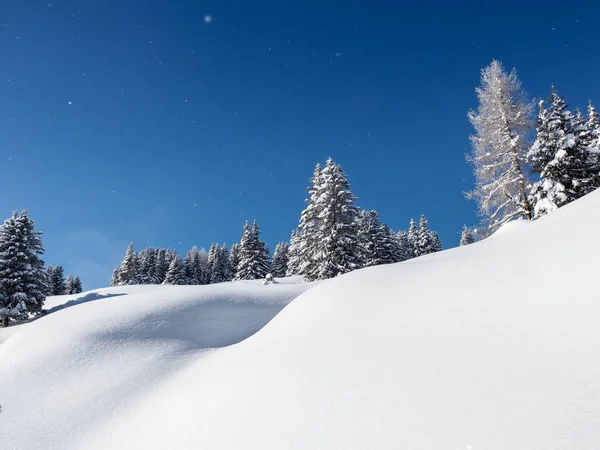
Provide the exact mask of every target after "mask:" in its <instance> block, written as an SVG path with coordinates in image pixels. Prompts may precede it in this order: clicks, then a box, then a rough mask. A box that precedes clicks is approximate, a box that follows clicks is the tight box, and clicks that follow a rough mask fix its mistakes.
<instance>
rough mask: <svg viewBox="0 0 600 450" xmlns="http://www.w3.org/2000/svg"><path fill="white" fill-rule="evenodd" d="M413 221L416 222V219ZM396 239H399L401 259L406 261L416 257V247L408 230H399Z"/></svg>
mask: <svg viewBox="0 0 600 450" xmlns="http://www.w3.org/2000/svg"><path fill="white" fill-rule="evenodd" d="M412 222H414V220H413V221H412ZM415 228H416V225H415ZM396 240H397V241H398V246H399V249H400V261H406V260H408V259H411V258H414V257H415V248H414V245H413V244H412V242H411V240H410V239H409V237H408V232H406V231H398V233H396Z"/></svg>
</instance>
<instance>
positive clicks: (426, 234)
mask: <svg viewBox="0 0 600 450" xmlns="http://www.w3.org/2000/svg"><path fill="white" fill-rule="evenodd" d="M434 251H435V244H434V242H433V239H432V236H431V231H430V230H429V224H428V222H427V219H426V218H425V216H424V215H422V216H421V220H420V221H419V231H418V232H417V240H416V242H415V255H416V256H422V255H428V254H429V253H433V252H434Z"/></svg>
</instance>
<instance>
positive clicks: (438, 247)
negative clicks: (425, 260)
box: [429, 231, 443, 253]
mask: <svg viewBox="0 0 600 450" xmlns="http://www.w3.org/2000/svg"><path fill="white" fill-rule="evenodd" d="M429 235H430V236H431V250H432V251H431V253H435V252H441V251H442V250H443V247H442V240H441V239H440V235H439V234H438V232H437V231H430V232H429Z"/></svg>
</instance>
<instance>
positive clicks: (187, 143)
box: [0, 0, 600, 288]
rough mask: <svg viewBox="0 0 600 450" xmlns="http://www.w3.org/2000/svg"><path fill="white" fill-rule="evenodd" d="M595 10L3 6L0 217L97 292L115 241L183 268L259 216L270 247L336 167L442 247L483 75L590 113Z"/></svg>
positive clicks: (459, 204)
mask: <svg viewBox="0 0 600 450" xmlns="http://www.w3.org/2000/svg"><path fill="white" fill-rule="evenodd" d="M408 3H410V4H411V6H408ZM417 3H419V4H418V5H417ZM599 4H600V2H596V1H587V2H586V1H583V2H577V4H576V5H575V4H574V5H573V6H568V5H567V4H566V3H565V2H553V1H544V2H527V1H525V2H524V1H519V2H514V3H513V2H507V1H504V2H487V3H484V2H480V1H469V2H454V5H451V4H450V3H449V2H445V1H438V2H433V3H431V2H398V1H391V0H390V1H366V0H363V1H351V0H345V1H332V2H328V1H302V2H296V1H252V2H251V1H247V0H236V1H233V0H232V1H225V0H219V1H206V2H203V1H200V2H198V1H195V2H185V1H176V0H163V1H150V0H138V1H126V0H96V1H83V0H70V1H66V0H47V1H32V0H21V1H18V2H11V5H10V6H8V5H4V7H3V8H2V14H1V15H0V55H1V56H2V64H0V174H1V179H2V194H1V196H0V213H1V214H2V215H3V216H4V217H8V216H9V215H10V214H11V211H12V210H14V209H22V208H27V209H29V211H30V215H31V217H32V218H33V219H34V220H35V221H36V227H37V228H38V229H39V230H41V231H43V232H44V233H45V234H44V242H45V245H46V249H47V251H46V257H45V259H46V262H47V263H48V264H63V265H64V266H65V270H66V272H67V273H69V272H74V273H78V274H80V275H81V276H82V278H83V282H84V287H85V288H93V287H99V286H103V285H106V284H107V283H108V281H109V279H110V275H111V272H112V269H113V267H114V266H115V265H116V264H118V263H119V262H120V260H121V259H122V256H123V255H124V252H125V248H126V246H127V244H128V242H129V241H133V242H134V243H135V245H136V247H137V248H138V249H140V248H143V247H145V246H148V245H153V246H159V247H172V248H176V249H178V250H179V251H180V252H181V253H185V252H186V251H187V250H188V249H189V248H190V247H191V246H192V245H194V244H196V245H198V246H200V247H202V246H204V247H206V248H208V246H209V245H210V243H211V242H226V243H228V244H231V243H232V242H236V241H238V240H239V237H240V235H241V233H242V227H243V225H244V222H245V220H246V219H250V220H251V219H254V218H257V219H258V220H259V223H260V225H261V226H262V229H263V237H264V238H265V240H266V241H267V242H268V243H269V245H270V246H271V248H273V247H274V245H275V244H276V243H277V241H279V240H287V239H288V238H289V234H290V231H291V230H292V229H293V228H294V227H295V226H296V224H297V222H298V218H299V215H300V212H301V210H302V209H303V207H304V203H303V201H304V198H305V196H306V191H305V188H306V187H307V185H308V180H309V178H310V176H311V175H312V172H313V169H314V166H315V164H316V163H317V162H321V163H323V162H324V161H325V160H326V158H327V157H329V156H331V157H333V158H334V160H335V161H336V162H338V163H340V164H341V165H342V166H343V167H344V169H345V170H346V172H347V173H348V175H349V178H350V182H351V183H352V184H353V186H354V191H355V193H356V195H357V196H358V197H359V198H360V200H359V205H360V206H361V207H363V208H368V209H377V210H378V211H379V212H380V214H381V216H382V218H383V220H384V221H386V222H387V223H389V224H390V226H392V227H393V228H394V229H396V230H398V229H401V228H407V226H408V221H409V219H410V218H411V217H415V218H418V216H419V215H420V214H421V213H424V214H425V215H426V216H427V217H428V218H429V220H430V225H431V227H432V228H433V229H436V230H438V231H439V232H440V235H441V237H442V240H443V243H444V245H445V246H446V247H450V246H455V245H457V243H458V240H459V232H460V228H461V226H462V225H463V224H474V223H476V222H477V218H476V216H475V214H474V209H475V206H474V204H473V203H472V202H469V201H467V200H465V199H464V198H463V195H462V192H463V191H465V190H468V189H470V188H471V187H472V184H473V177H472V173H471V169H470V168H469V166H468V165H467V164H466V163H465V161H464V153H465V152H468V151H469V150H470V146H469V140H468V136H469V133H471V131H472V130H471V127H470V124H469V123H468V120H467V118H466V114H467V111H468V110H469V109H470V108H476V107H477V99H476V96H475V93H474V89H475V88H476V87H477V85H478V84H479V71H480V69H481V68H482V67H483V66H485V65H487V64H489V63H490V61H491V60H492V59H493V58H496V59H499V60H501V61H502V62H503V63H504V64H505V66H506V67H507V68H512V67H516V68H517V70H518V72H519V75H520V78H521V80H522V81H523V84H524V86H525V88H526V90H527V91H528V92H529V94H530V95H531V96H532V97H540V96H543V97H546V96H547V95H548V93H549V90H550V85H551V83H555V84H556V86H557V88H558V90H559V92H560V93H561V94H563V95H566V96H567V97H568V98H567V100H568V102H569V103H570V104H571V105H573V106H580V107H582V108H585V106H586V105H587V102H588V99H591V100H592V101H593V102H595V103H596V104H597V105H598V106H600V88H599V84H600V57H599V55H600V46H599V41H600V31H599V30H600V29H599V28H598V19H599V17H600V5H599ZM207 16H208V17H210V18H211V19H212V20H205V19H206V17H207Z"/></svg>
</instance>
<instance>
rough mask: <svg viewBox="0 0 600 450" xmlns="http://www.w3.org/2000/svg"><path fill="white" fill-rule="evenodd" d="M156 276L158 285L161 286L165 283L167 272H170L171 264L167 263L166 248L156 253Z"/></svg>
mask: <svg viewBox="0 0 600 450" xmlns="http://www.w3.org/2000/svg"><path fill="white" fill-rule="evenodd" d="M155 264H156V266H155V268H154V275H155V277H156V283H157V284H161V283H162V282H163V281H165V278H166V276H167V272H168V270H169V262H168V261H167V251H166V250H165V249H164V248H160V249H158V250H157V252H156V261H155Z"/></svg>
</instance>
